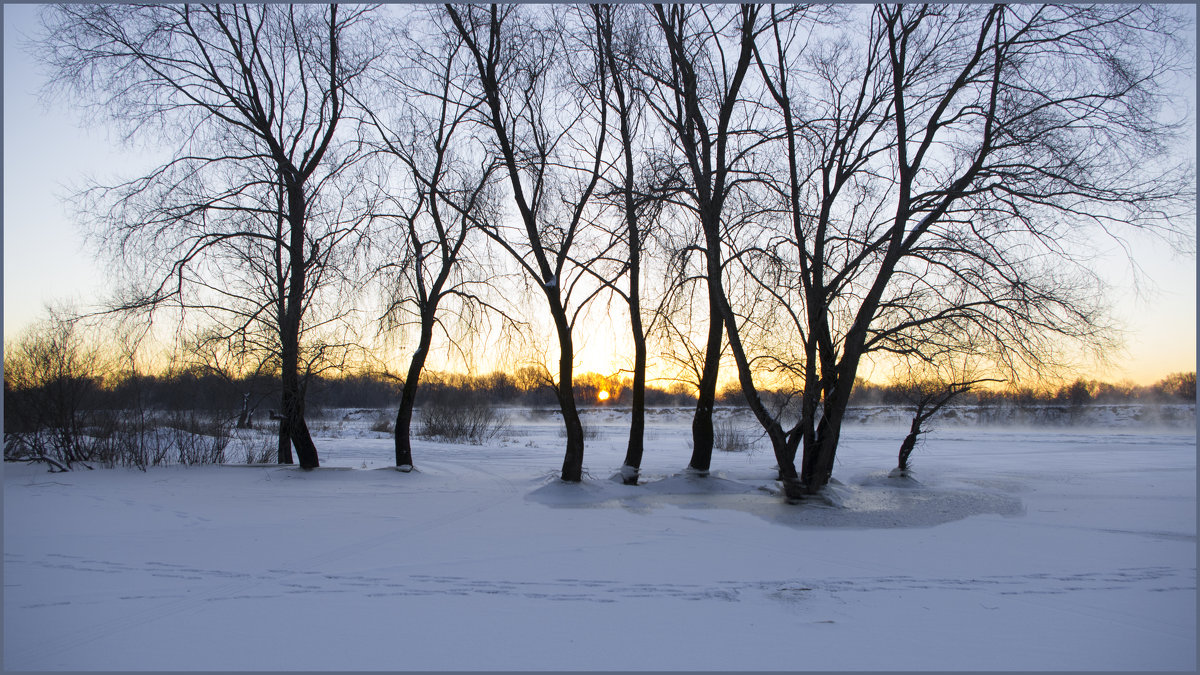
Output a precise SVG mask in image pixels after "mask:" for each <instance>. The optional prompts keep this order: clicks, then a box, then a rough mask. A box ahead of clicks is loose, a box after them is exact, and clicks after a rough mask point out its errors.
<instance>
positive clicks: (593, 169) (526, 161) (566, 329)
mask: <svg viewBox="0 0 1200 675" xmlns="http://www.w3.org/2000/svg"><path fill="white" fill-rule="evenodd" d="M446 11H447V14H448V16H449V18H450V20H451V22H452V23H453V25H454V28H455V29H456V30H457V31H458V33H459V35H460V36H462V39H463V42H464V44H465V45H466V48H467V49H468V50H469V52H470V54H471V57H472V59H473V60H474V64H475V74H476V77H477V81H476V84H477V87H478V94H479V96H480V98H481V99H482V101H483V105H482V106H481V108H482V111H483V114H482V115H481V117H482V118H483V119H482V121H483V123H484V124H485V125H486V126H487V127H488V128H489V129H490V130H491V132H492V134H493V136H494V139H495V143H496V154H497V155H498V156H499V158H500V161H501V163H502V164H503V166H504V168H505V170H506V172H507V174H508V178H509V185H510V187H511V190H512V199H513V202H514V203H515V205H516V207H517V210H518V212H519V222H520V225H519V226H518V227H515V228H509V227H494V228H488V229H486V230H485V232H486V233H487V234H488V236H489V237H490V238H491V239H492V240H493V241H495V242H496V243H497V244H498V245H499V246H501V247H502V248H504V249H505V250H507V251H508V252H509V254H510V255H511V257H512V259H513V260H515V261H516V262H517V263H518V264H519V265H520V267H521V268H522V269H523V270H524V271H525V273H526V275H527V278H528V279H529V280H530V281H531V282H532V283H534V284H536V285H537V287H538V288H539V290H540V292H541V294H542V295H543V296H544V297H545V299H546V304H547V307H548V308H549V311H550V315H551V318H552V320H553V322H554V330H555V333H556V335H557V337H558V347H559V356H558V381H557V382H556V383H555V385H554V391H555V395H556V396H557V398H558V403H559V407H560V408H561V410H562V415H563V422H564V424H565V426H566V437H567V448H566V453H565V456H564V459H563V469H562V479H563V480H564V481H568V482H579V481H581V480H582V478H583V449H584V437H583V425H582V423H581V422H580V418H579V411H578V408H577V406H576V401H575V391H574V385H573V376H574V358H575V351H574V339H573V334H572V332H573V329H574V326H575V323H576V320H577V318H578V317H579V315H580V312H581V311H583V310H584V309H585V308H586V307H587V304H588V301H590V300H591V299H592V298H594V297H595V296H596V295H597V294H598V293H599V292H601V291H602V290H603V288H605V286H604V285H602V284H597V283H594V280H593V278H592V276H591V275H590V274H588V273H587V272H585V271H583V270H582V269H581V268H586V265H587V260H594V259H595V258H596V257H598V255H596V254H592V255H590V256H588V255H581V248H582V247H581V240H582V239H583V238H584V236H585V232H584V230H585V229H586V227H585V226H586V224H587V222H588V221H587V218H586V216H587V214H588V209H589V207H590V206H591V200H592V196H593V194H594V193H595V190H596V186H597V184H598V183H599V180H600V176H601V174H602V173H603V171H604V169H605V166H606V163H605V157H604V152H605V140H606V138H607V134H608V126H609V123H608V119H607V115H608V109H609V106H608V105H606V104H605V103H604V101H605V99H606V96H607V87H608V83H609V78H608V77H607V75H606V73H605V71H606V69H607V64H606V62H605V59H602V58H598V51H597V50H596V49H582V48H578V47H576V48H570V47H572V46H575V45H573V43H571V42H570V41H569V40H568V38H569V37H570V33H571V32H572V28H573V27H572V26H564V25H562V24H561V23H560V22H562V21H569V20H570V18H573V17H574V16H577V15H572V14H571V13H566V14H565V15H563V14H556V13H554V12H534V11H530V10H528V9H527V8H524V7H519V6H512V5H506V6H499V5H491V6H489V7H482V6H478V5H468V6H464V7H454V6H451V5H447V6H446ZM584 33H585V34H587V35H593V36H594V35H596V33H597V32H596V31H595V30H594V29H588V30H586V31H584ZM556 76H561V77H562V78H564V80H565V81H567V82H570V84H571V85H572V86H571V87H570V88H569V89H567V88H564V87H556V86H555V85H556V84H558V82H557V81H556V80H555V79H554V78H555V77H556Z"/></svg>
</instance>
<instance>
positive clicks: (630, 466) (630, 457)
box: [621, 206, 646, 485]
mask: <svg viewBox="0 0 1200 675" xmlns="http://www.w3.org/2000/svg"><path fill="white" fill-rule="evenodd" d="M627 208H632V207H631V206H627ZM639 245H640V244H639V242H638V237H637V231H636V229H635V228H634V227H632V226H631V227H630V232H629V246H630V251H631V253H630V268H629V322H630V324H631V325H632V331H633V408H632V410H631V411H630V417H631V419H630V421H629V446H628V447H627V448H626V450H625V465H624V466H623V467H622V469H621V475H622V478H623V481H624V483H625V484H626V485H637V482H638V474H639V473H640V472H641V469H642V448H643V443H644V437H645V431H646V336H645V334H644V333H643V332H642V305H641V296H640V294H639V292H638V284H639V283H641V282H640V276H641V275H640V264H639V263H640V256H639V255H638V252H637V249H638V246H639Z"/></svg>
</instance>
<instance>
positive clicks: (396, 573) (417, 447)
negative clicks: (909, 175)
mask: <svg viewBox="0 0 1200 675" xmlns="http://www.w3.org/2000/svg"><path fill="white" fill-rule="evenodd" d="M339 414H340V413H339ZM724 414H730V413H728V412H726V413H724ZM345 415H349V416H350V417H351V420H350V421H348V422H347V423H346V424H344V425H342V427H341V428H340V429H339V428H335V426H331V427H330V428H329V429H328V430H327V432H325V433H326V435H323V432H322V431H320V430H319V428H317V425H314V433H315V435H316V436H317V442H318V449H319V451H320V452H321V455H322V463H323V467H322V468H321V469H319V470H316V471H313V472H302V471H300V470H298V469H295V468H291V467H277V466H269V465H268V466H249V467H247V466H205V467H190V468H185V467H168V468H158V469H151V470H150V471H149V472H146V473H142V472H139V471H135V470H96V471H86V470H79V471H74V472H71V473H66V474H49V473H46V471H45V468H44V467H41V466H30V465H23V464H17V465H13V464H6V465H4V486H5V493H4V506H5V516H4V518H5V523H4V524H5V530H4V532H5V534H4V544H5V563H4V579H5V582H4V583H5V589H4V645H5V646H4V666H5V668H6V669H8V670H46V669H51V670H53V669H70V670H76V669H78V670H143V669H150V670H190V669H201V670H208V669H212V670H221V669H238V670H267V669H272V670H274V669H283V670H405V669H417V670H420V669H555V670H594V669H651V670H653V669H687V670H771V669H824V670H843V669H888V670H894V669H899V670H929V669H953V670H967V669H970V670H976V669H983V670H989V669H1022V670H1023V669H1086V670H1184V671H1189V670H1194V669H1195V668H1196V619H1195V617H1196V590H1195V589H1196V583H1195V582H1196V461H1195V460H1196V442H1195V434H1194V432H1189V431H1182V432H1181V431H1178V430H1161V429H1160V430H1155V431H1141V430H1139V429H1138V428H1137V427H1134V426H1130V425H1125V426H1117V427H1109V428H1100V427H1094V426H1093V427H1087V428H1082V429H1081V428H1070V429H1057V430H1047V429H1024V430H1021V429H981V428H975V427H965V426H964V427H950V426H947V427H944V428H941V429H939V430H938V431H937V432H935V433H934V434H932V435H931V436H930V437H929V438H928V439H927V440H926V441H925V443H924V444H923V445H921V446H918V448H917V450H916V452H915V453H914V455H913V466H914V471H915V475H916V480H915V481H904V480H901V479H895V478H890V477H888V471H889V470H890V469H891V468H892V467H893V466H894V464H895V452H896V450H897V449H898V447H899V443H900V440H901V438H902V437H903V432H904V429H903V428H901V427H897V426H886V425H871V426H853V427H850V428H848V429H847V431H846V432H845V433H844V440H843V445H842V449H841V450H840V452H839V456H840V461H839V464H838V466H837V469H836V471H835V478H836V479H837V480H838V482H839V484H836V485H833V486H831V489H830V491H829V493H830V494H829V496H830V500H829V501H830V502H832V503H833V505H830V504H828V503H823V502H819V501H813V502H809V503H805V504H802V505H799V506H788V505H786V504H783V503H782V501H781V500H780V498H779V497H778V496H777V494H775V492H776V491H777V487H776V486H775V484H774V481H773V480H772V479H773V476H774V471H773V466H774V460H773V458H772V457H771V455H770V452H769V449H767V448H766V447H765V445H763V443H762V441H757V442H756V444H755V449H754V450H752V451H751V452H749V453H715V455H714V461H713V472H712V474H711V475H710V476H709V477H708V478H698V477H694V476H689V475H686V474H684V473H683V472H682V469H683V467H684V466H686V463H687V459H688V457H689V455H690V448H689V447H688V445H687V441H688V436H689V433H688V428H689V427H688V424H689V423H690V420H689V419H688V417H687V414H686V413H685V412H672V411H666V412H664V413H661V414H655V415H651V416H649V420H648V425H649V427H650V428H649V433H648V440H647V444H646V457H645V462H644V465H643V479H644V480H645V481H646V482H645V484H643V485H639V486H637V487H630V486H624V485H621V484H620V483H619V482H616V481H613V480H610V477H611V476H612V474H614V473H616V472H617V470H618V469H619V468H620V465H621V462H622V460H623V457H624V434H625V433H626V431H625V428H624V426H623V425H622V420H621V415H620V414H619V413H615V412H613V411H603V413H589V416H588V417H587V418H585V424H589V423H591V424H592V426H593V427H595V428H596V435H595V437H594V438H591V439H589V441H588V446H587V455H586V456H585V467H586V468H587V469H588V478H587V480H585V482H584V483H583V484H580V485H567V484H563V483H561V482H560V481H558V480H557V478H556V475H557V469H558V467H559V466H560V465H561V461H562V456H561V451H562V448H561V446H562V444H563V439H562V438H561V434H560V432H559V431H558V430H557V426H556V421H555V419H554V418H553V416H547V415H525V414H513V415H512V416H511V417H510V423H509V428H508V430H507V431H506V432H505V433H504V434H501V435H500V436H499V437H497V439H495V441H494V442H492V443H489V444H486V445H483V446H470V445H451V444H444V443H437V442H431V441H425V440H417V441H416V443H415V444H414V458H415V461H416V466H417V471H416V472H413V473H409V474H404V473H400V472H397V471H394V470H392V469H390V468H388V467H389V465H390V463H391V452H392V446H391V440H390V439H388V438H386V437H383V436H381V435H372V434H371V433H368V432H361V431H359V430H357V427H355V426H354V425H353V424H350V422H353V421H354V419H353V418H354V417H355V415H354V414H351V413H349V412H347V413H345ZM359 417H361V418H363V419H364V420H367V421H365V422H363V424H364V425H366V424H367V423H368V422H369V418H371V415H366V414H363V415H359ZM339 420H345V416H341V417H339ZM233 456H236V455H233ZM364 466H365V467H366V469H365V470H364V468H363V467H364Z"/></svg>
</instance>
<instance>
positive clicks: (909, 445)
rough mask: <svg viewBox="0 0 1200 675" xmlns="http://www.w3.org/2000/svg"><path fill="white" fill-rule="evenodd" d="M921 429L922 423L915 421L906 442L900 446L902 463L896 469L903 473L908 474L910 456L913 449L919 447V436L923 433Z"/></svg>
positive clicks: (905, 438) (898, 463) (905, 439)
mask: <svg viewBox="0 0 1200 675" xmlns="http://www.w3.org/2000/svg"><path fill="white" fill-rule="evenodd" d="M919 427H920V422H918V421H917V420H913V423H912V430H911V431H909V432H908V435H907V436H905V437H904V442H903V443H901V444H900V461H899V462H897V464H896V468H897V469H899V470H900V471H901V472H902V473H907V472H908V456H909V455H911V454H912V451H913V448H914V447H916V445H917V434H919V433H921V432H920V430H919Z"/></svg>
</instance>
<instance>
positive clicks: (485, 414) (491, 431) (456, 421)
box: [417, 402, 506, 445]
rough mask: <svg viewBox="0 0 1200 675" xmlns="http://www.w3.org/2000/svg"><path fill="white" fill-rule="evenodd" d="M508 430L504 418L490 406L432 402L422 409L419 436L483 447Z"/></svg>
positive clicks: (475, 403) (477, 403)
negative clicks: (485, 443) (484, 443)
mask: <svg viewBox="0 0 1200 675" xmlns="http://www.w3.org/2000/svg"><path fill="white" fill-rule="evenodd" d="M505 428H506V425H505V420H504V416H503V415H500V414H499V413H497V412H496V411H495V410H494V409H493V408H492V406H490V405H488V404H487V403H481V402H474V403H466V404H461V405H454V404H451V403H444V402H436V403H432V402H431V403H426V404H425V405H423V406H421V426H420V428H419V429H418V431H417V435H418V436H420V437H422V438H440V439H442V440H446V441H460V442H461V441H468V442H470V443H474V444H475V445H480V444H482V443H483V442H484V441H489V440H491V439H493V438H495V437H496V436H499V435H500V434H501V433H502V432H503V431H504V430H505Z"/></svg>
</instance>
